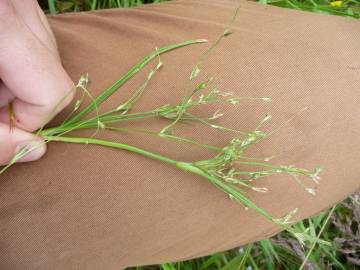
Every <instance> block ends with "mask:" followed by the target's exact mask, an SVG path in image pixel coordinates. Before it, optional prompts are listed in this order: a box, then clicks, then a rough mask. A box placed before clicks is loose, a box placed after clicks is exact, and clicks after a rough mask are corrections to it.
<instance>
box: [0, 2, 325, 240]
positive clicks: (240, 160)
mask: <svg viewBox="0 0 360 270" xmlns="http://www.w3.org/2000/svg"><path fill="white" fill-rule="evenodd" d="M237 13H238V9H237V10H236V12H235V14H234V16H233V17H232V18H231V20H230V23H229V24H228V27H227V28H226V29H225V31H224V32H223V33H222V34H221V35H220V37H219V38H218V39H217V40H216V41H215V42H214V43H213V44H212V45H210V47H209V48H208V49H207V50H206V51H205V52H204V53H203V54H202V56H201V57H200V59H199V60H198V61H197V62H196V64H195V66H194V68H193V69H192V70H191V72H190V74H189V78H188V83H187V86H186V89H185V91H184V92H185V93H184V96H183V99H182V101H181V102H180V103H179V104H174V105H171V104H165V105H163V106H159V107H155V108H153V109H151V110H148V111H142V112H134V111H133V108H134V107H135V106H136V102H137V101H138V100H139V99H140V98H141V96H142V94H143V92H144V91H145V90H146V86H147V85H148V83H149V81H150V80H151V79H152V78H153V77H154V76H155V75H156V74H157V73H158V72H159V70H160V69H161V68H162V67H163V62H162V61H161V57H160V56H161V54H163V53H167V52H169V51H171V50H175V49H180V48H182V47H185V46H190V45H194V44H198V43H204V42H207V41H206V40H203V39H199V40H189V41H185V42H182V43H178V44H172V45H169V46H165V47H162V48H159V49H156V50H154V51H153V52H151V53H150V54H149V55H147V56H145V57H144V58H143V59H142V60H141V61H140V62H138V63H137V64H136V65H135V66H133V67H132V68H131V69H130V70H129V71H128V72H127V73H126V74H125V75H124V76H122V77H121V78H120V79H119V80H118V81H116V82H115V83H114V84H113V85H111V86H110V87H109V88H107V89H106V90H104V91H103V92H102V93H101V94H100V95H98V96H97V97H92V95H91V93H90V92H89V91H88V90H87V85H88V82H89V80H88V76H87V75H84V76H82V77H81V78H80V80H79V82H78V84H77V85H75V86H74V87H73V91H71V92H69V93H68V94H67V95H65V96H64V97H63V98H62V100H61V102H60V103H59V104H62V102H64V101H67V99H68V96H70V95H73V92H75V91H77V90H80V91H82V92H83V96H82V97H81V98H80V99H79V100H77V101H76V102H75V105H74V109H73V112H72V113H71V114H70V116H69V117H68V118H67V119H65V120H64V122H63V123H62V124H60V125H58V126H56V127H50V128H40V129H38V130H37V132H36V133H35V134H36V135H37V136H39V137H42V138H43V139H44V141H43V142H40V143H39V144H38V145H34V144H31V145H25V146H23V147H22V148H21V149H20V150H19V151H18V152H17V153H16V155H15V156H14V157H13V158H12V160H11V161H10V163H9V164H8V165H7V166H5V167H4V168H3V169H2V170H0V174H1V173H3V172H4V171H5V170H7V169H8V168H9V167H10V166H12V165H13V164H14V163H15V162H17V161H18V160H19V159H22V158H24V157H25V156H26V155H28V154H29V153H31V152H32V151H36V149H37V148H39V147H43V146H42V145H43V144H46V143H49V142H53V141H57V142H64V143H76V144H85V145H100V146H104V147H110V148H116V149H119V150H127V151H131V152H134V153H137V154H140V155H143V156H146V157H148V158H151V159H154V160H157V161H160V162H165V163H167V164H169V165H171V166H175V167H176V168H178V169H180V170H183V171H186V172H190V173H192V174H195V175H197V176H200V177H202V178H204V179H205V180H207V181H210V182H211V183H212V184H213V185H214V186H216V187H217V188H218V189H220V190H222V191H223V192H225V193H226V194H227V195H228V196H229V197H230V199H232V200H234V201H236V202H239V203H241V204H242V205H244V206H245V207H246V208H251V209H254V210H255V211H257V212H258V213H260V214H261V215H263V216H264V217H266V218H268V219H270V220H271V221H273V222H274V223H275V224H277V225H279V226H280V227H282V228H283V229H287V230H289V231H290V232H292V233H293V235H294V236H296V237H297V238H298V239H299V240H301V241H302V242H304V241H306V240H311V237H310V236H309V235H307V234H304V233H303V232H300V231H298V230H296V229H294V228H292V227H291V226H290V225H291V223H292V220H291V218H292V217H293V216H294V214H295V213H296V209H294V210H293V211H291V212H290V213H288V214H287V215H286V216H284V217H281V218H275V217H273V216H272V215H271V214H270V213H268V212H267V211H266V210H264V209H262V208H260V207H259V206H257V204H255V203H254V202H253V201H252V200H250V199H249V198H248V196H247V195H246V193H247V192H248V191H250V190H252V191H255V192H267V189H266V188H265V187H261V186H258V185H257V184H256V182H257V181H256V180H257V179H260V178H263V177H266V176H270V175H274V174H288V175H289V176H291V177H293V178H294V179H295V180H296V181H298V182H299V183H300V184H301V185H303V186H304V184H303V181H302V180H301V179H300V178H301V177H307V178H310V179H311V180H313V182H314V183H316V184H317V183H318V180H319V179H320V178H319V173H320V172H321V169H320V168H317V169H315V170H314V171H310V170H307V169H301V168H297V167H295V166H287V165H276V164H272V163H270V162H269V160H268V159H266V158H262V159H261V158H249V157H247V156H246V153H247V150H248V148H250V147H253V146H255V145H256V144H257V143H258V142H259V141H261V140H264V139H266V138H267V137H268V136H269V135H271V134H272V132H265V131H263V130H262V128H263V126H264V125H265V124H266V123H267V122H268V121H269V120H270V119H271V116H270V115H267V116H266V117H265V118H264V119H262V120H261V121H259V125H258V126H257V127H256V128H255V129H254V130H252V131H246V132H243V131H239V130H236V129H232V128H231V127H225V126H221V125H219V124H217V123H216V120H217V119H218V118H220V117H222V116H223V115H222V113H220V112H219V111H215V112H214V113H213V114H212V115H210V116H209V117H207V118H204V117H200V116H198V115H196V114H195V113H192V112H190V109H191V108H195V107H198V106H207V105H209V104H224V103H226V104H232V105H237V104H239V102H240V101H241V100H248V99H251V100H259V101H263V102H269V101H270V99H269V98H268V97H238V96H235V95H234V94H233V93H228V92H222V91H220V90H219V89H218V88H217V87H216V86H213V85H212V78H211V77H208V78H207V79H205V80H203V81H202V82H200V83H196V82H195V81H196V80H195V78H199V75H200V74H201V67H202V65H203V64H204V62H205V61H206V59H207V56H208V55H209V53H210V52H212V51H213V50H214V49H215V48H216V46H217V45H218V44H219V43H220V42H221V41H222V40H223V39H224V38H225V37H227V36H229V35H230V34H231V31H230V28H231V25H232V23H233V22H234V20H235V18H236V16H237ZM154 60H157V61H155V64H154V66H153V68H152V69H151V70H150V72H149V73H148V76H147V78H146V80H145V82H144V83H143V84H142V85H141V86H140V87H139V88H138V89H136V90H135V91H134V93H133V94H132V96H131V97H130V98H129V99H128V100H126V101H125V102H123V103H122V104H120V105H118V106H116V107H115V108H112V109H110V110H109V111H105V112H103V111H102V110H101V105H102V103H103V102H105V101H106V100H107V99H109V98H111V96H112V95H113V94H114V93H115V92H116V91H118V89H119V88H120V87H121V86H123V85H124V84H125V83H126V82H127V81H128V80H130V79H131V78H132V77H133V76H135V75H136V74H137V73H139V72H140V71H141V70H142V69H143V68H144V67H145V66H146V65H147V64H149V63H150V62H152V61H154ZM86 96H87V97H89V99H90V101H91V102H90V104H89V105H87V106H85V108H83V109H80V108H82V106H81V105H82V103H83V101H84V99H85V97H86ZM61 107H62V105H58V106H57V107H56V108H55V111H58V109H59V108H61ZM9 110H10V111H11V110H12V108H11V107H9ZM94 112H95V114H94V116H90V113H94ZM12 116H13V117H16V116H17V111H16V108H15V110H14V111H13V114H12ZM50 118H51V117H50ZM149 118H162V119H166V120H168V121H169V124H167V125H166V126H165V127H163V128H162V129H161V130H158V131H152V130H143V129H130V128H125V127H124V126H122V123H124V122H128V121H141V120H146V119H149ZM186 122H193V123H195V124H199V125H206V126H208V127H211V128H214V129H216V130H218V131H219V132H230V133H231V134H234V135H233V138H232V139H231V140H230V141H229V143H228V144H227V145H225V146H223V147H217V146H213V145H208V144H204V143H202V142H200V141H197V140H195V139H193V138H188V137H181V136H178V135H177V134H176V133H175V132H174V129H173V127H174V126H175V125H179V124H182V123H186ZM81 129H90V130H94V134H93V136H90V137H73V136H69V135H70V133H71V132H73V131H76V130H81ZM106 130H111V131H117V130H119V131H122V130H126V131H130V132H131V131H133V132H142V133H144V134H150V135H156V136H160V137H161V138H163V139H167V140H174V141H177V142H181V143H191V144H195V145H198V146H199V147H206V148H208V149H211V150H213V151H214V152H215V154H214V156H213V157H210V158H208V159H204V160H195V161H193V162H185V161H182V160H176V159H173V158H171V157H168V156H165V155H163V154H161V153H159V152H152V151H148V150H146V149H143V148H140V147H137V146H135V145H129V144H126V143H122V142H118V141H108V140H101V139H98V138H96V134H97V132H99V131H106ZM244 167H246V169H244ZM249 168H253V169H252V170H249ZM304 187H305V189H306V190H307V191H308V192H309V193H310V194H313V195H314V194H315V190H314V189H312V188H310V187H307V186H304Z"/></svg>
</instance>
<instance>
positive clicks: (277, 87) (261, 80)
mask: <svg viewBox="0 0 360 270" xmlns="http://www.w3.org/2000/svg"><path fill="white" fill-rule="evenodd" d="M236 6H237V1H230V0H229V1H221V0H208V1H192V0H189V1H186V0H178V1H171V2H167V3H164V4H156V5H148V6H144V7H141V8H134V9H128V10H104V11H99V12H89V13H79V14H64V15H59V16H54V17H50V18H49V19H50V22H51V25H52V27H53V29H54V32H55V35H56V37H57V40H58V44H59V49H60V51H61V55H62V59H63V61H64V65H65V67H66V69H67V70H68V72H69V73H70V75H71V76H72V78H73V80H74V81H77V80H78V79H79V77H80V75H81V74H83V73H89V75H90V77H91V81H92V83H91V87H90V90H91V92H92V93H93V94H94V95H96V94H98V93H99V92H100V91H102V90H103V89H104V88H105V87H107V86H109V85H110V84H111V83H112V82H113V81H115V80H116V79H118V78H119V77H120V75H122V74H124V73H125V72H126V71H127V70H128V69H129V68H130V67H131V66H132V65H134V64H135V63H136V62H137V61H138V60H139V59H140V58H141V57H143V56H144V55H145V54H147V53H149V52H151V51H153V50H154V48H155V47H161V46H164V45H168V44H171V43H175V42H180V41H184V40H188V39H196V38H206V39H209V40H211V41H214V40H215V39H216V37H218V36H219V35H220V34H221V33H222V31H223V30H224V26H225V24H226V23H227V21H228V19H229V18H230V17H231V15H232V14H233V12H234V11H235V7H236ZM233 32H234V33H233V34H232V35H230V36H229V37H227V38H226V40H224V42H223V43H222V44H221V45H220V46H219V47H218V49H217V50H216V51H215V52H214V54H212V55H211V56H210V58H209V60H208V62H206V64H205V67H204V68H202V76H203V77H205V76H206V74H210V75H212V76H214V78H215V84H217V85H218V86H219V88H220V89H221V90H224V91H232V92H235V93H236V94H237V95H239V96H255V97H263V96H266V97H271V98H272V100H273V102H271V103H266V104H264V103H261V102H254V101H244V102H242V103H240V104H239V105H238V106H236V107H231V108H230V109H228V110H227V111H226V115H225V116H224V117H223V119H222V120H220V122H219V123H221V124H223V125H226V126H229V127H234V128H238V129H242V130H252V129H254V128H255V127H256V125H257V124H258V123H259V121H260V120H261V119H262V118H263V117H264V115H265V114H266V113H271V114H272V115H273V116H274V120H273V122H272V124H271V125H270V126H271V127H273V128H276V127H278V126H280V125H282V124H283V123H284V122H286V121H287V120H289V119H292V121H290V122H289V123H288V124H287V125H285V126H284V127H283V128H281V129H280V130H279V131H278V132H277V133H276V134H275V135H273V136H271V137H270V138H269V139H267V140H266V141H264V142H262V143H261V144H259V145H258V146H255V147H254V149H256V150H255V151H254V152H251V154H253V155H257V156H265V157H266V156H272V155H275V158H274V159H273V163H277V164H294V165H296V166H298V167H305V168H309V169H310V168H314V167H315V166H317V165H322V166H323V168H324V172H323V173H322V181H321V183H320V185H319V186H318V190H317V195H316V196H311V195H309V194H308V193H307V192H305V191H304V190H303V189H302V187H300V186H299V185H298V184H297V183H295V181H294V180H293V179H292V178H291V177H289V176H286V175H281V176H280V175H277V176H274V177H270V178H268V179H267V180H261V181H263V182H260V183H259V185H260V186H266V187H268V188H269V192H268V193H266V194H263V193H256V192H249V194H248V195H249V196H250V197H251V199H252V200H253V201H255V202H256V203H257V204H258V205H259V206H261V207H263V208H265V209H266V210H268V211H269V212H271V213H272V214H274V215H277V216H281V215H284V214H286V213H287V212H288V211H290V210H292V209H294V208H296V207H298V208H299V213H300V214H299V215H298V216H297V217H296V218H297V219H300V218H305V217H308V216H310V215H313V214H316V213H318V212H319V211H321V210H323V209H325V208H327V207H329V206H330V205H332V204H334V203H336V202H338V201H340V200H342V199H344V198H345V197H346V196H348V195H349V194H350V193H352V192H353V191H355V190H356V189H357V188H358V187H359V175H360V166H359V165H358V162H359V160H360V106H359V105H360V95H359V90H360V50H359V44H360V23H359V21H356V20H353V19H349V18H341V17H334V16H326V15H317V14H310V13H303V12H298V11H293V10H285V9H280V8H275V7H268V6H262V5H259V4H255V3H243V4H242V6H241V9H240V13H239V17H238V19H237V21H236V22H235V25H234V31H233ZM207 46H208V45H206V44H202V45H193V46H191V47H187V48H184V49H179V50H176V51H174V52H171V53H168V54H166V55H163V56H162V61H163V62H164V68H163V69H162V70H161V71H160V72H159V74H157V75H156V77H155V78H154V80H153V81H152V82H151V83H150V85H149V87H148V89H147V90H146V93H145V94H144V97H143V98H142V99H141V100H140V102H139V104H138V108H139V109H146V108H152V107H155V106H157V105H162V104H167V103H175V102H177V101H179V100H180V99H181V96H182V93H183V89H184V85H185V84H186V80H187V78H188V76H189V72H190V71H191V68H192V66H193V64H194V61H195V59H197V57H198V56H199V55H200V53H201V52H202V51H203V50H205V49H206V48H207ZM146 75H147V73H146V72H143V73H141V74H139V75H137V76H136V77H135V78H134V79H133V80H132V81H131V82H129V83H128V84H126V86H125V87H124V88H123V89H121V90H120V91H119V92H118V93H117V94H116V95H115V96H114V97H113V98H112V99H111V100H110V101H109V102H107V103H106V105H105V107H107V108H110V107H113V106H116V105H117V104H119V103H120V101H122V100H124V99H125V98H126V97H129V95H130V93H131V91H133V90H135V89H136V88H137V87H138V86H139V85H140V84H141V83H142V82H143V80H144V78H145V77H146ZM304 107H308V109H307V110H305V111H303V112H302V113H300V114H299V113H298V112H299V111H301V110H302V109H303V108H304ZM105 109H106V108H104V110H105ZM202 110H203V111H201V112H200V113H202V114H204V115H206V113H210V112H213V108H211V110H210V109H209V108H208V107H206V106H204V107H203V109H202ZM165 124H166V122H164V121H146V122H139V123H138V124H137V123H136V124H134V126H142V127H146V128H148V129H153V130H159V129H160V128H161V127H163V126H164V125H165ZM129 126H132V124H129ZM270 126H269V127H270ZM181 132H182V134H183V135H185V136H186V135H187V136H193V137H196V138H198V139H202V140H203V141H205V142H208V143H211V144H214V145H217V146H220V147H222V146H224V145H225V144H227V142H228V140H229V138H230V137H229V135H228V134H227V135H224V134H223V133H221V132H218V131H211V130H209V129H208V128H205V127H198V126H196V128H194V126H186V125H185V126H184V125H183V126H182V131H181ZM88 134H89V133H88ZM90 135H91V133H90ZM98 136H100V137H103V138H108V139H113V140H118V141H122V142H128V143H131V144H134V145H137V146H140V147H144V148H146V149H149V150H153V151H158V152H161V153H163V154H165V155H168V156H170V157H173V158H177V159H181V160H185V161H191V160H198V159H204V158H208V157H211V156H213V155H214V153H212V152H211V151H207V150H203V149H201V148H198V147H195V146H187V145H185V144H178V143H175V142H170V141H165V140H163V139H161V138H158V137H150V136H146V135H141V134H130V133H121V132H117V133H111V132H106V133H100V134H99V135H98ZM0 180H1V181H0V269H52V270H54V269H67V270H71V269H102V270H110V269H111V270H113V269H120V268H121V267H125V266H131V265H144V264H156V263H160V262H165V261H175V260H183V259H188V258H193V257H197V256H202V255H206V254H210V253H214V252H217V251H222V250H226V249H230V248H233V247H236V246H239V245H241V244H244V243H248V242H250V241H255V240H258V239H261V238H264V237H267V236H270V235H272V234H274V233H276V232H278V230H279V229H278V228H277V227H276V226H275V225H273V224H272V223H271V222H269V221H267V220H266V219H265V218H263V217H261V216H259V214H257V213H256V212H254V211H252V210H249V211H246V210H244V208H243V207H241V206H240V205H238V204H237V203H235V202H233V201H231V200H229V199H228V197H227V196H226V195H225V194H224V193H222V192H220V191H218V190H217V189H216V188H215V187H213V186H212V185H211V184H210V183H208V182H207V181H205V180H204V179H202V178H198V177H196V176H193V175H191V174H187V173H184V172H182V171H179V170H177V169H176V168H173V167H170V166H168V165H166V164H162V163H160V162H157V161H153V160H150V159H147V158H144V157H142V156H139V155H136V154H132V153H129V152H123V151H116V150H112V149H106V148H102V147H96V146H83V145H67V144H61V143H51V144H50V145H49V151H48V153H47V155H46V157H44V158H43V159H41V160H40V161H38V162H35V163H32V164H22V165H17V166H15V167H13V168H12V169H11V170H9V171H8V172H7V173H6V174H4V175H2V176H1V177H0ZM304 181H305V183H306V184H309V185H310V183H309V182H307V181H308V180H304Z"/></svg>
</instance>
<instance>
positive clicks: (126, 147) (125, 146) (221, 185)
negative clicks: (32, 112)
mask: <svg viewBox="0 0 360 270" xmlns="http://www.w3.org/2000/svg"><path fill="white" fill-rule="evenodd" d="M44 139H45V140H46V141H48V142H51V141H57V142H66V143H77V144H93V145H101V146H105V147H111V148H117V149H123V150H127V151H131V152H134V153H137V154H140V155H143V156H146V157H149V158H151V159H155V160H159V161H163V162H166V163H168V164H171V165H174V166H176V167H177V168H179V169H182V170H184V171H187V172H191V173H194V174H196V175H199V176H202V177H204V178H206V179H208V180H209V181H210V182H211V183H213V184H214V185H215V186H217V187H219V188H220V189H221V190H223V191H225V192H226V193H228V194H231V195H233V196H234V198H236V199H237V200H238V201H240V202H242V203H243V204H245V205H246V206H248V207H250V208H252V209H254V210H256V211H257V212H258V213H260V214H261V215H263V216H264V217H266V218H268V219H270V220H272V221H274V222H276V220H275V219H274V217H273V216H272V215H271V214H269V213H268V212H267V211H265V210H264V209H261V208H260V207H258V206H257V205H256V204H255V203H253V202H252V201H251V200H249V199H248V198H246V197H245V196H244V195H243V194H241V192H240V191H238V190H237V189H236V188H233V187H232V186H230V185H229V184H228V183H224V182H223V181H221V180H220V179H218V178H217V177H215V176H212V175H210V174H208V173H206V172H205V171H203V170H201V169H200V168H198V167H196V166H195V165H193V164H192V163H190V162H182V161H178V160H174V159H171V158H168V157H165V156H163V155H161V154H158V153H154V152H150V151H147V150H144V149H142V148H138V147H135V146H131V145H128V144H124V143H118V142H112V141H107V140H99V139H94V138H81V137H61V136H44ZM276 224H278V225H279V223H277V222H276ZM283 227H284V226H283Z"/></svg>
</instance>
